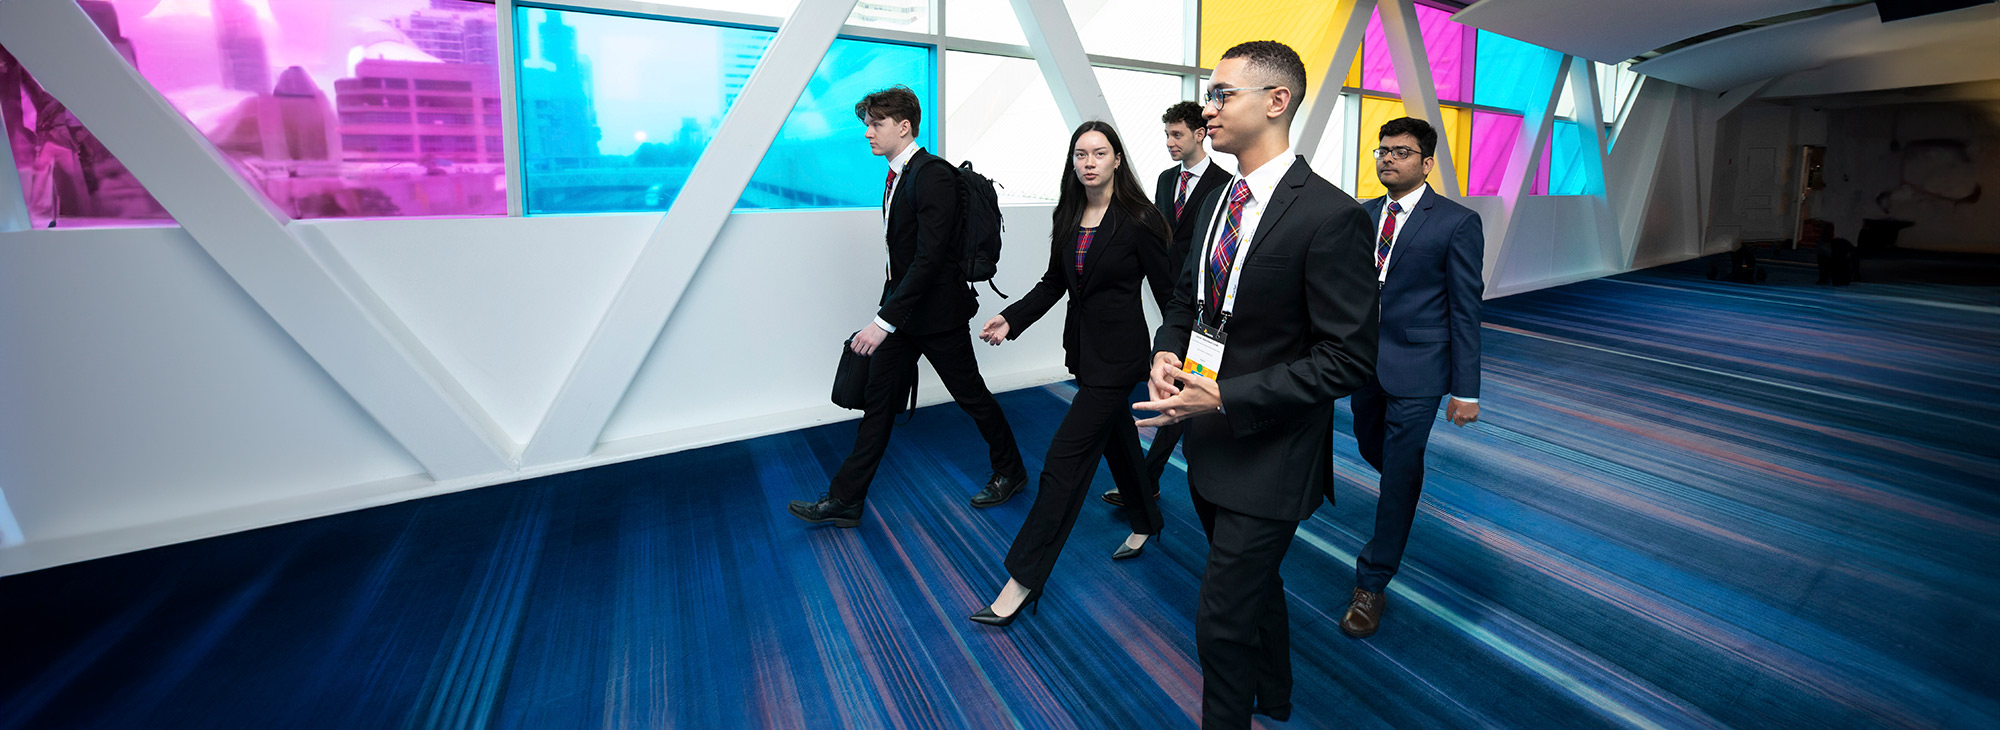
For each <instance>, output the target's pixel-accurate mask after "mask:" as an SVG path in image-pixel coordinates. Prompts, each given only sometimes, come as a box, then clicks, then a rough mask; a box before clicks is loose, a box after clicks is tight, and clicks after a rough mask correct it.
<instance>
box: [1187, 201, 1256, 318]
mask: <svg viewBox="0 0 2000 730" xmlns="http://www.w3.org/2000/svg"><path fill="white" fill-rule="evenodd" d="M1245 184H1246V185H1247V184H1248V183H1247V181H1246V183H1245ZM1230 186H1231V187H1234V186H1235V182H1234V181H1231V183H1230ZM1227 189H1228V188H1224V190H1227ZM1217 197H1219V198H1221V200H1220V201H1218V202H1217V203H1216V206H1215V211H1214V212H1212V213H1210V214H1209V216H1208V230H1211V231H1214V232H1215V234H1214V236H1213V237H1211V238H1209V239H1208V241H1207V242H1205V243H1204V244H1203V246H1202V257H1201V270H1200V271H1198V272H1196V273H1195V279H1194V284H1195V286H1194V311H1195V317H1196V318H1197V319H1199V318H1200V317H1201V313H1202V312H1204V311H1207V309H1208V308H1207V307H1206V306H1204V300H1206V299H1207V297H1208V262H1209V261H1211V260H1213V259H1214V258H1215V245H1216V244H1217V243H1220V242H1221V241H1222V230H1221V229H1219V228H1216V227H1215V222H1216V220H1217V219H1219V218H1221V217H1222V209H1223V207H1224V206H1226V205H1227V204H1228V202H1229V196H1228V195H1227V194H1224V195H1220V196H1217ZM1241 223H1242V222H1241V221H1238V225H1239V226H1240V225H1241ZM1236 235H1237V236H1238V241H1239V243H1238V245H1237V246H1236V256H1235V258H1233V259H1231V260H1230V262H1229V288H1228V289H1225V290H1223V292H1222V311H1221V312H1220V313H1219V315H1220V316H1221V321H1220V322H1218V323H1217V324H1216V330H1217V331H1221V330H1222V329H1223V328H1224V327H1227V326H1229V315H1231V314H1233V313H1235V311H1236V287H1237V286H1238V285H1240V284H1242V283H1243V260H1244V259H1246V258H1249V257H1250V256H1249V254H1250V244H1251V243H1253V242H1254V241H1253V240H1243V239H1242V238H1241V237H1242V235H1243V232H1242V230H1241V228H1240V227H1239V229H1238V230H1237V233H1236Z"/></svg>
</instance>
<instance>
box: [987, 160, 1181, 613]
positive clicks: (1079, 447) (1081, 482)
mask: <svg viewBox="0 0 2000 730" xmlns="http://www.w3.org/2000/svg"><path fill="white" fill-rule="evenodd" d="M1054 223H1055V224H1054V226H1053V228H1052V229H1051V233H1050V234H1049V238H1050V247H1049V248H1050V251H1049V270H1048V272H1047V273H1045V274H1043V275H1042V280H1041V282H1040V283H1037V284H1036V285H1035V288H1034V290H1032V291H1030V292H1028V294H1027V295H1026V296H1023V297H1021V301H1020V302H1018V303H1016V304H1014V305H1013V306H1011V307H1008V308H1007V309H1005V310H1003V311H1001V312H1000V314H999V315H998V316H995V317H994V318H993V319H991V320H989V321H987V323H986V327H985V328H984V329H983V330H981V331H980V333H979V338H980V339H982V340H985V341H987V342H989V343H992V344H995V345H998V344H1000V343H1001V342H1003V341H1005V340H1011V339H1014V338H1015V337H1019V336H1020V335H1021V333H1022V332H1024V331H1026V330H1027V329H1028V327H1030V326H1032V325H1033V324H1034V323H1035V321H1036V320H1038V319H1041V317H1042V315H1044V314H1047V313H1048V311H1049V308H1050V307H1053V306H1055V303H1056V300H1058V299H1061V298H1063V295H1065V294H1067V295H1069V312H1068V317H1067V318H1066V321H1065V322H1064V324H1063V350H1064V351H1065V352H1066V353H1067V358H1066V361H1067V362H1066V364H1067V365H1068V366H1069V371H1070V373H1071V374H1072V375H1075V376H1076V385H1077V391H1076V398H1075V399H1074V400H1072V401H1070V406H1069V413H1067V414H1066V415H1064V416H1063V421H1062V425H1061V426H1058V427H1057V428H1056V435H1055V439H1054V440H1053V441H1052V442H1051V443H1050V444H1049V454H1048V458H1046V459H1045V460H1044V462H1043V466H1042V482H1041V483H1042V488H1041V490H1040V491H1039V492H1038V493H1037V494H1036V495H1035V506H1034V507H1033V508H1032V509H1031V510H1029V512H1028V521H1027V522H1026V523H1025V524H1023V525H1021V532H1020V534H1018V535H1016V536H1015V537H1014V546H1013V548H1011V549H1009V550H1008V551H1007V573H1008V574H1009V575H1010V576H1011V580H1009V581H1007V586H1006V587H1005V588H1002V589H1001V590H1000V596H999V597H998V598H995V599H994V600H993V604H992V605H991V606H988V607H987V608H985V609H984V610H981V611H980V612H979V613H977V614H973V616H972V620H974V621H977V622H979V623H983V624H989V625H994V626H1005V625H1007V624H1010V623H1013V621H1014V617H1015V616H1017V615H1019V613H1020V609H1021V608H1023V607H1025V606H1026V605H1027V604H1029V603H1032V602H1034V601H1035V600H1037V599H1039V598H1040V597H1041V595H1042V588H1043V586H1044V585H1045V584H1046V583H1047V581H1048V578H1049V573H1050V572H1051V571H1052V570H1054V568H1055V563H1056V556H1057V555H1058V554H1059V553H1061V552H1062V546H1063V541H1064V540H1066V539H1068V538H1069V532H1070V528H1072V527H1074V526H1075V525H1076V516H1077V512H1078V511H1080V510H1081V509H1082V508H1083V500H1084V497H1085V495H1086V494H1088V490H1089V488H1090V478H1091V476H1092V475H1094V474H1095V473H1096V472H1097V459H1098V457H1100V456H1102V457H1104V458H1106V459H1109V460H1110V462H1111V477H1112V480H1113V481H1115V482H1117V484H1118V491H1119V493H1120V494H1121V495H1123V496H1124V498H1125V500H1126V501H1125V504H1126V505H1127V508H1126V509H1127V514H1128V516H1129V517H1130V519H1131V522H1132V535H1131V537H1129V538H1126V540H1125V543H1124V544H1123V545H1120V546H1119V548H1118V551H1117V552H1115V553H1113V554H1112V556H1111V557H1112V559H1113V560H1124V559H1126V558H1132V557H1137V556H1138V555H1139V552H1140V551H1141V550H1143V549H1144V548H1145V544H1146V538H1147V537H1149V536H1152V535H1156V534H1159V532H1160V527H1161V525H1162V524H1163V523H1162V522H1161V520H1160V507H1159V505H1158V504H1156V503H1155V502H1154V500H1153V494H1154V493H1156V492H1157V491H1159V490H1158V488H1157V487H1155V486H1154V485H1153V484H1152V483H1150V481H1151V480H1149V479H1147V478H1146V477H1145V476H1143V475H1145V474H1146V473H1147V471H1146V469H1145V468H1144V464H1145V453H1144V452H1142V451H1140V450H1139V432H1138V429H1137V428H1136V427H1134V426H1133V422H1132V408H1131V406H1132V402H1131V397H1130V396H1131V394H1132V389H1133V387H1134V386H1136V385H1138V384H1139V382H1140V381H1142V380H1145V379H1146V374H1147V369H1148V367H1149V366H1150V365H1151V363H1152V355H1153V353H1152V346H1151V345H1152V343H1151V340H1150V339H1149V336H1148V335H1149V332H1148V330H1147V327H1146V316H1145V311H1144V309H1143V307H1142V305H1141V302H1142V300H1141V299H1140V298H1139V282H1140V279H1142V278H1143V279H1145V280H1146V282H1147V283H1148V284H1149V285H1150V286H1152V288H1153V297H1154V300H1155V301H1158V302H1162V303H1164V302H1165V301H1166V300H1167V297H1170V296H1172V294H1173V280H1172V279H1173V270H1172V269H1173V266H1172V263H1171V262H1169V261H1168V260H1167V242H1168V240H1169V238H1170V237H1171V235H1172V233H1171V231H1170V229H1168V228H1167V221H1166V219H1165V218H1164V217H1162V216H1161V215H1160V209H1159V208H1158V207H1155V206H1154V205H1153V203H1152V202H1151V201H1150V200H1148V199H1147V198H1146V193H1145V191H1144V189H1142V188H1140V187H1139V180H1138V178H1136V177H1134V176H1133V175H1132V171H1131V169H1130V167H1128V166H1127V164H1126V160H1125V148H1124V146H1123V145H1122V144H1121V143H1120V142H1119V141H1118V133H1117V132H1116V131H1114V130H1113V129H1112V128H1111V125H1109V124H1106V123H1104V122H1096V121H1092V122H1084V123H1083V126H1080V127H1077V128H1076V132H1075V133H1074V134H1071V135H1070V154H1069V163H1068V165H1066V166H1065V169H1064V171H1063V183H1062V195H1061V197H1060V198H1059V199H1058V202H1057V203H1056V212H1055V221H1054Z"/></svg>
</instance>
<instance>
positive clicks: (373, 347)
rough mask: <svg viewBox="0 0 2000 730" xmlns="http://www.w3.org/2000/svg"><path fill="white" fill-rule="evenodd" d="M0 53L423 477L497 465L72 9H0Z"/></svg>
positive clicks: (408, 355) (469, 428)
mask: <svg viewBox="0 0 2000 730" xmlns="http://www.w3.org/2000/svg"><path fill="white" fill-rule="evenodd" d="M0 43H4V44H6V45H7V48H8V50H10V51H12V52H13V53H14V55H15V57H16V58H18V59H20V60H21V63H22V65H23V66H25V67H27V68H28V69H30V70H31V71H33V72H34V74H35V77H36V80H38V81H39V82H41V84H42V87H43V88H44V89H46V90H47V91H48V92H49V93H50V94H53V95H55V97H56V98H57V99H60V100H62V102H63V104H64V105H65V106H67V107H68V108H69V110H70V112H72V113H74V114H75V115H76V116H77V118H78V119H80V120H82V121H83V123H84V124H85V125H88V126H89V127H90V130H91V133H92V134H94V135H95V136H97V138H98V139H100V140H102V141H103V142H104V145H105V146H106V147H107V148H109V149H110V150H111V152H112V153H113V154H115V155H117V156H118V159H119V160H120V161H121V162H123V163H125V166H126V167H127V168H128V169H130V170H131V171H132V174H133V176H135V177H137V178H138V179H139V182H140V183H142V184H144V185H145V186H146V189H147V191H148V192H150V193H152V195H153V197H154V199H156V200H158V201H159V202H160V205H162V206H164V207H165V208H166V209H167V212H168V213H171V214H173V216H174V219H175V220H177V221H179V222H180V224H181V227H182V228H183V229H185V230H186V231H187V232H188V234H189V235H190V236H192V237H193V238H194V240H195V241H196V242H197V243H199V244H200V245H201V247H202V249H203V250H204V251H206V252H208V255H209V256H210V257H212V258H214V259H215V262H216V263H217V264H219V265H221V267H222V269H223V270H224V271H225V272H227V273H228V274H229V276H230V277H231V278H232V279H234V280H235V281H236V283H237V285H239V286H241V287H243V290H244V292H246V293H248V294H249V295H250V297H251V299H253V300H255V301H256V302H257V304H258V305H259V306H261V307H263V309H264V311H265V312H266V313H268V314H269V315H270V316H271V318H272V319H273V320H275V321H276V322H277V323H278V325H279V326H280V327H282V328H284V330H285V332H286V333H287V334H289V335H291V337H292V339H293V340H294V341H296V342H298V344H299V346H300V347H301V348H303V349H304V350H305V351H306V354H308V355H310V356H311V357H312V358H313V359H314V360H315V361H317V362H318V363H319V365H320V367H322V368H324V369H325V370H326V372H327V374H328V375H330V376H332V377H333V380H334V382H336V383H338V384H339V385H340V386H341V387H342V388H344V389H346V391H347V393H348V394H349V395H350V396H352V397H353V398H354V400H355V402H356V403H359V404H360V405H361V407H362V408H363V409H364V410H366V411H367V412H368V414H369V415H370V416H372V417H374V418H375V420H376V422H377V423H379V424H381V426H382V428H383V429H384V430H386V431H388V432H389V435H390V436H391V437H393V438H395V439H396V440H397V441H398V442H400V443H401V444H402V445H403V448H405V449H407V450H408V451H409V452H410V455H411V456H413V457H415V458H416V459H417V461H418V462H419V463H422V464H423V465H424V469H425V470H427V471H428V472H430V475H431V477H432V478H433V479H439V480H443V479H452V478H457V477H465V476H473V475H477V474H484V473H489V472H493V471H498V470H501V469H504V468H505V467H506V458H505V455H504V454H503V453H502V449H501V447H500V446H498V444H501V443H504V442H503V441H498V440H495V439H496V438H498V432H497V430H494V429H489V428H487V427H485V426H484V425H483V424H484V423H490V420H489V419H485V418H484V413H483V411H480V410H479V409H478V407H477V406H476V405H474V404H471V403H469V402H458V401H454V400H453V399H452V398H451V397H450V396H449V395H448V394H447V391H448V388H447V387H446V386H444V385H442V384H441V381H446V380H449V378H450V376H449V375H448V374H446V373H444V372H442V371H441V370H427V369H425V368H423V367H422V366H421V365H420V364H419V363H418V359H419V356H416V355H413V350H421V346H420V345H417V344H416V343H414V342H407V341H402V342H399V341H398V340H397V339H396V338H395V337H394V336H393V334H392V332H391V329H392V328H391V327H389V326H386V325H385V324H384V322H383V321H382V319H381V317H382V314H383V313H382V312H379V311H371V310H369V309H368V308H367V307H365V306H363V305H362V303H361V302H360V301H358V300H357V299H356V298H355V297H354V296H352V295H351V294H350V293H349V291H347V290H346V289H345V288H343V285H342V283H340V282H337V281H335V280H334V279H333V278H332V277H331V276H329V274H328V272H327V271H326V270H325V268H324V267H323V265H322V263H321V262H320V261H318V260H316V258H315V257H314V256H313V254H312V252H311V251H310V250H308V248H307V247H306V246H305V245H304V244H303V243H302V242H301V241H300V240H299V239H298V238H297V237H295V236H293V235H292V233H291V232H290V231H289V230H288V229H287V227H286V224H287V223H289V222H290V221H289V219H288V218H287V217H286V216H285V214H284V213H283V212H281V211H280V210H278V208H277V206H275V205H272V204H271V203H270V202H269V201H268V200H266V199H265V198H264V196H263V195H261V194H259V193H258V192H256V191H255V190H253V189H252V188H251V186H250V185H249V183H248V182H247V181H245V180H243V179H242V178H241V177H239V176H238V175H237V173H236V171H235V169H234V167H233V166H231V165H230V163H229V162H228V161H227V160H226V159H224V158H223V157H222V153H221V152H219V151H217V150H216V149H215V147H214V145H211V144H210V143H209V141H208V139H207V138H205V137H203V136H202V134H201V132H200V130H197V129H195V128H194V125H193V124H190V123H189V122H188V121H187V119H186V118H184V117H182V116H181V115H180V113H179V112H177V111H175V110H174V108H173V106H172V105H170V104H169V103H168V102H167V100H166V99H165V98H163V97H161V96H160V94H159V92H157V91H155V90H154V89H153V87H152V86H151V85H150V84H148V83H146V80H145V79H144V78H142V77H140V76H139V72H138V71H137V70H135V69H133V68H132V67H131V65H129V64H127V63H126V62H125V59H124V58H123V57H121V56H119V55H118V52H117V51H116V50H114V49H113V48H112V47H111V44H110V42H109V41H106V40H105V39H104V35H103V34H102V33H100V32H99V31H98V29H97V26H96V24H94V23H92V22H91V20H90V18H89V16H87V15H85V14H84V12H83V10H82V8H80V7H78V6H77V4H76V3H75V2H73V1H72V0H0Z"/></svg>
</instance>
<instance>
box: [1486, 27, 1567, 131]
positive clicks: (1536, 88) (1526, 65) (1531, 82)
mask: <svg viewBox="0 0 2000 730" xmlns="http://www.w3.org/2000/svg"><path fill="white" fill-rule="evenodd" d="M1477 56H1478V59H1479V61H1478V73H1476V74H1474V75H1473V80H1474V83H1473V92H1472V96H1473V102H1474V103H1477V104H1484V105H1487V106H1496V107H1500V108H1502V109H1512V110H1514V111H1517V112H1521V113H1523V114H1525V113H1527V111H1528V110H1529V109H1542V108H1544V107H1543V106H1542V105H1543V104H1544V103H1546V102H1547V101H1548V93H1549V88H1550V87H1551V86H1552V85H1553V84H1554V83H1555V79H1556V77H1555V74H1556V69H1557V68H1558V67H1559V66H1561V65H1562V54H1560V53H1557V52H1555V51H1551V50H1549V49H1547V48H1543V47H1541V46H1537V45H1535V44H1532V43H1523V42H1521V41H1517V40H1514V39H1512V38H1508V37H1507V36H1503V35H1500V34H1497V33H1488V32H1486V31H1483V30H1482V31H1479V43H1478V53H1477Z"/></svg>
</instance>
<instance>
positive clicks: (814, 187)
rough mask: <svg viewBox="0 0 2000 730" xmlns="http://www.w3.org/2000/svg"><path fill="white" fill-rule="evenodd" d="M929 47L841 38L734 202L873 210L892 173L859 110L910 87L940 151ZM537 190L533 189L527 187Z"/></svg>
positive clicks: (921, 136)
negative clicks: (871, 98) (877, 96)
mask: <svg viewBox="0 0 2000 730" xmlns="http://www.w3.org/2000/svg"><path fill="white" fill-rule="evenodd" d="M933 73H934V72H933V70H932V64H931V50H930V48H929V47H928V46H906V45H902V44H897V43H879V42H874V41H863V40H854V39H850V38H840V39H836V40H834V42H833V45H832V46H831V47H830V48H828V49H827V52H826V58H825V59H824V60H821V61H820V64H819V70H817V71H814V72H813V76H812V80H811V81H809V82H807V83H806V90H805V93H803V94H800V95H799V101H798V104H796V105H794V106H793V107H792V113H791V116H788V117H786V118H785V126H784V127H783V128H781V129H779V130H778V137H777V139H775V140H773V141H772V142H771V150H770V152H769V153H767V154H765V155H764V161H763V163H762V164H760V165H758V166H757V172H756V174H755V175H753V176H752V177H751V178H750V186H749V187H748V188H746V189H745V190H744V191H743V197H742V198H741V199H739V200H738V201H737V203H736V207H737V208H739V209H742V208H833V207H859V208H873V207H876V206H879V205H881V204H882V178H883V173H884V172H885V171H886V170H888V168H887V167H884V166H883V162H882V159H881V158H879V157H876V156H874V155H872V154H869V152H868V141H867V138H866V137H863V136H862V133H863V130H864V125H863V124H862V123H861V120H860V119H856V118H855V116H854V103H855V102H857V101H860V100H861V97H863V96H866V95H867V94H868V92H871V91H875V90H877V89H883V88H887V87H890V86H894V85H896V84H902V85H904V86H908V87H910V90H912V91H915V92H916V93H917V100H918V101H919V102H920V103H921V104H922V107H923V119H922V123H921V124H920V125H919V127H918V129H917V144H921V145H929V146H931V147H933V149H932V151H933V152H936V151H937V150H936V149H935V146H936V145H935V144H934V143H933V142H932V140H933V139H934V138H935V137H934V135H932V134H931V133H930V130H931V129H934V128H935V127H934V125H935V124H936V120H937V117H938V114H939V113H940V112H941V111H942V110H941V109H938V108H937V105H936V104H934V103H933V98H934V95H933V94H932V93H931V89H932V88H934V86H935V84H934V83H933ZM528 189H529V190H530V191H532V190H534V188H533V187H532V186H530V187H529V188H528Z"/></svg>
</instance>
